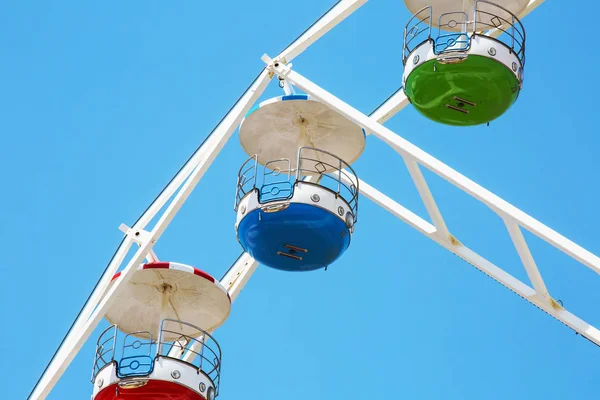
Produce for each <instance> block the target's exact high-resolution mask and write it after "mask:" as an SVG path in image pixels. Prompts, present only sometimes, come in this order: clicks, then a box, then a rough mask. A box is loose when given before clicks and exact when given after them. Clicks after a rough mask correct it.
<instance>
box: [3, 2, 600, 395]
mask: <svg viewBox="0 0 600 400" xmlns="http://www.w3.org/2000/svg"><path fill="white" fill-rule="evenodd" d="M330 3H332V2H331V1H328V2H325V3H324V2H322V1H318V0H304V1H303V2H302V6H297V5H296V4H294V3H293V2H280V1H274V0H264V1H262V2H260V3H256V2H225V1H223V2H200V1H183V0H181V1H177V2H161V1H139V0H138V1H127V2H119V1H104V2H76V1H70V2H69V1H62V2H55V1H38V2H32V1H20V2H17V1H8V2H5V4H3V7H2V8H3V10H2V13H0V49H1V54H2V60H3V62H2V63H0V76H2V77H3V79H2V85H1V91H0V93H1V94H0V110H1V111H0V115H1V118H0V132H2V145H0V171H2V181H3V188H4V190H3V191H2V194H3V195H2V196H0V207H1V208H2V209H3V210H4V212H2V213H1V214H0V243H1V245H0V249H1V253H2V259H3V262H2V267H1V268H2V276H3V280H4V285H3V290H1V291H0V304H1V307H2V316H3V318H4V323H3V324H2V326H3V329H1V330H0V350H1V352H2V354H3V355H4V359H3V361H2V362H1V363H0V376H2V377H3V379H4V383H5V385H4V388H3V396H2V397H3V398H5V399H10V400H12V399H15V400H16V399H24V398H25V397H26V395H27V394H28V393H29V391H30V389H31V387H32V386H33V384H34V382H35V381H36V380H37V377H38V374H39V373H40V372H41V371H42V369H43V368H44V366H45V364H46V362H47V361H48V360H49V358H50V356H51V354H52V353H53V352H54V350H55V348H56V346H57V344H58V343H59V341H60V339H61V338H62V336H63V335H64V333H65V332H66V330H67V328H68V326H69V325H70V323H71V321H72V319H73V317H74V316H75V315H76V313H77V311H78V310H79V308H80V307H81V304H82V303H83V301H84V300H85V298H86V297H87V295H88V293H89V291H90V290H91V288H92V287H93V285H94V283H95V281H96V279H97V278H98V276H99V274H100V273H101V271H102V270H103V268H104V266H105V264H106V262H107V261H108V259H109V258H110V256H111V254H112V252H113V251H114V249H115V248H116V246H117V245H118V243H119V242H120V240H121V233H120V232H119V231H118V230H117V228H118V226H119V224H120V223H121V222H124V223H129V224H131V223H133V222H134V221H135V219H136V218H137V217H138V215H139V214H140V213H141V212H142V211H143V210H144V209H145V207H146V206H147V204H148V203H149V202H150V201H151V200H152V199H153V198H154V196H155V195H156V194H157V193H158V192H159V191H160V190H161V189H162V187H163V186H164V185H165V184H166V183H167V182H168V180H169V179H170V177H171V176H172V175H173V174H174V173H175V172H176V171H177V170H178V169H179V167H180V165H181V164H182V163H183V162H184V161H185V160H186V159H187V157H188V156H189V154H191V152H192V151H193V149H195V148H196V146H197V145H198V144H199V143H200V142H201V141H202V140H203V139H204V137H205V136H206V135H207V134H208V132H210V130H211V129H212V128H213V126H214V125H215V124H216V123H217V122H218V121H219V120H220V118H221V117H222V115H223V114H224V113H225V112H226V111H227V110H228V109H229V107H230V106H231V104H232V103H233V102H234V101H235V100H236V99H237V97H238V96H239V95H240V94H241V93H242V91H243V90H244V89H245V88H246V86H247V85H248V84H249V82H250V81H251V80H252V79H253V78H254V76H255V75H256V74H257V73H258V72H259V71H260V69H261V68H262V66H263V64H262V62H261V60H260V56H261V55H262V54H263V53H265V52H266V53H268V54H270V55H271V56H274V55H275V54H277V52H279V51H280V50H281V49H283V48H284V47H285V46H286V45H287V44H288V43H289V42H290V41H291V40H292V39H293V38H295V37H296V36H297V35H298V34H299V33H300V32H302V31H303V30H304V29H305V27H306V26H307V25H308V24H310V23H312V22H313V20H314V19H316V18H317V17H318V16H319V15H320V14H321V13H322V12H323V11H325V10H326V9H327V8H329V6H330ZM582 10H583V11H585V14H587V15H595V14H597V13H598V12H600V6H599V5H598V4H597V3H596V2H593V1H590V0H588V1H583V2H582V3H581V4H580V5H579V6H578V7H576V8H575V7H567V4H566V3H565V2H559V1H557V0H548V1H547V2H546V3H545V4H543V5H542V6H541V7H539V8H538V9H537V10H536V11H535V12H534V13H532V14H531V15H529V16H528V17H526V18H525V20H524V24H525V28H526V29H527V35H528V36H527V39H528V43H527V66H526V70H525V79H526V80H525V87H524V91H523V92H522V94H521V96H520V98H519V99H518V101H517V103H516V104H515V105H514V106H513V107H512V108H511V109H510V110H509V112H508V113H507V114H506V115H504V116H503V117H501V118H500V119H499V120H497V121H494V122H493V123H492V124H491V126H489V127H485V126H481V127H474V128H451V127H445V126H442V125H438V124H435V123H433V122H430V121H427V120H425V119H424V118H423V117H421V116H420V115H418V114H417V113H416V111H415V110H413V109H412V108H410V107H409V108H406V109H405V110H404V111H402V112H401V113H400V114H399V115H397V116H396V117H395V118H394V119H392V120H391V121H389V123H388V124H387V126H388V127H390V128H391V129H392V130H394V131H396V132H397V133H398V134H400V135H402V136H403V137H405V138H407V139H408V140H410V141H412V142H413V143H415V144H416V145H418V146H420V147H422V148H423V149H424V150H426V151H428V152H429V153H430V154H432V155H434V156H436V157H438V158H439V159H441V160H443V161H444V162H446V163H447V164H449V165H450V166H452V167H454V168H455V169H457V170H458V171H460V172H462V173H464V174H465V175H467V176H469V177H470V178H472V179H474V180H475V181H476V182H478V183H480V184H482V185H483V186H484V187H486V188H488V189H490V190H492V191H493V192H495V193H496V194H498V195H499V196H501V197H503V198H504V199H506V200H508V201H509V202H512V203H513V204H515V205H516V206H517V207H519V208H521V209H522V210H524V211H525V212H528V213H529V214H531V215H532V216H534V217H535V218H538V219H539V220H541V221H542V222H544V223H546V224H548V225H549V226H550V227H552V228H554V229H556V230H557V231H559V232H561V233H562V234H564V235H565V236H567V237H568V238H570V239H572V240H574V241H575V242H577V243H578V244H580V245H582V246H583V247H585V248H587V249H589V250H590V251H592V252H594V253H595V254H600V244H599V241H598V229H597V226H598V225H599V224H600V216H599V214H598V213H597V197H598V194H599V190H598V185H597V171H598V170H599V168H600V160H599V159H598V158H597V157H596V153H597V150H596V149H597V148H598V145H599V144H600V142H599V140H598V138H597V126H596V117H597V98H596V96H595V93H598V92H599V91H600V81H598V79H596V76H595V74H594V73H595V70H596V68H597V63H598V61H599V60H598V56H597V55H596V54H595V53H594V52H593V51H590V41H589V38H590V37H594V34H595V27H594V25H593V24H585V23H583V24H577V29H575V30H571V29H569V30H567V29H568V28H567V27H568V25H567V21H580V20H581V18H580V17H581V13H582ZM408 18H409V14H408V11H407V10H406V9H405V7H404V5H403V3H402V2H401V1H371V2H369V3H367V4H366V5H365V6H364V7H362V9H360V10H359V11H358V12H356V13H355V14H354V15H353V16H351V17H350V18H349V19H347V20H346V21H345V22H344V23H343V24H341V25H340V26H338V27H337V28H336V29H335V30H333V31H332V32H331V33H330V34H328V35H327V36H326V37H325V38H323V39H321V40H320V41H319V42H318V43H317V44H316V45H314V46H313V47H311V48H310V49H309V51H307V52H306V53H304V54H303V55H302V56H301V57H299V58H298V59H296V60H295V61H294V68H295V69H296V70H297V71H299V72H300V73H301V74H303V75H305V76H306V77H308V78H310V79H312V80H313V81H315V82H316V83H318V84H320V85H321V86H323V87H324V88H326V89H327V90H329V91H330V92H332V93H334V94H335V95H337V96H339V97H341V98H343V99H344V100H345V101H347V102H349V103H350V104H351V105H353V106H354V107H356V108H358V109H360V110H361V111H363V112H365V113H369V112H370V111H372V109H374V108H375V107H376V106H377V105H378V104H379V103H380V102H381V101H382V100H383V99H385V98H387V97H388V95H389V94H390V93H391V92H393V91H394V90H395V89H396V88H397V87H398V86H399V85H400V82H401V75H402V65H401V45H402V29H403V27H404V24H405V22H406V21H407V20H408ZM571 69H573V71H572V70H571ZM279 94H280V91H279V89H278V88H277V86H276V85H272V86H271V87H270V89H269V90H268V91H267V93H266V94H265V96H264V97H263V98H265V99H266V98H268V97H271V96H275V95H279ZM246 157H247V156H246V155H245V154H244V153H243V151H242V149H241V147H240V145H239V142H238V137H237V133H236V134H235V135H234V136H233V137H232V140H231V141H230V142H229V143H228V145H227V146H226V147H225V149H224V150H223V152H222V153H221V155H220V156H219V158H218V159H217V161H216V162H215V163H214V164H213V166H212V167H211V168H210V170H209V171H208V173H207V174H206V175H205V177H204V179H203V180H202V182H201V183H200V184H199V185H198V187H197V189H196V191H195V192H194V193H193V195H192V196H191V197H190V199H189V201H188V202H187V203H186V205H185V206H184V207H183V209H182V210H181V212H180V213H179V214H178V216H177V217H176V219H175V220H174V221H173V223H172V224H171V226H170V227H169V229H168V230H167V231H166V233H165V235H164V236H163V238H162V239H161V240H160V242H159V243H158V244H157V246H156V251H157V253H158V254H159V256H160V257H161V258H162V259H164V260H171V261H177V262H181V263H186V264H191V265H194V266H196V267H198V268H200V269H203V270H205V271H207V272H209V273H211V274H213V275H214V276H216V277H218V278H219V277H221V276H222V274H223V273H224V272H225V270H226V269H227V268H228V267H229V265H230V264H231V263H232V262H233V261H234V260H235V258H236V257H237V256H238V254H239V253H240V247H239V244H238V242H237V241H236V238H235V232H234V226H233V225H234V221H235V215H234V212H233V210H232V204H233V196H234V189H235V181H236V171H237V169H238V167H239V165H240V164H241V163H242V162H243V161H244V160H245V159H246ZM355 169H356V171H357V173H358V174H359V176H360V177H361V178H363V179H364V180H366V181H367V182H369V183H370V184H372V185H374V186H376V187H378V188H379V189H380V190H382V191H383V192H385V193H386V194H388V195H390V196H392V197H394V198H395V199H397V200H398V201H400V202H401V203H402V204H403V205H405V206H406V207H408V208H410V209H411V210H413V211H415V212H416V213H418V214H419V215H422V216H426V213H425V209H424V206H423V205H422V204H421V203H420V199H419V197H418V194H417V191H416V189H415V188H414V186H413V184H412V182H411V181H410V180H409V176H408V173H407V171H406V169H405V167H404V164H403V163H402V160H401V158H400V157H399V156H398V155H397V154H396V153H395V152H394V151H392V150H391V149H389V148H388V147H386V146H385V145H384V144H383V143H381V142H380V141H378V140H377V139H376V138H374V137H369V138H368V142H367V148H366V150H365V152H364V154H363V155H362V157H361V158H360V159H359V160H358V162H356V163H355ZM425 175H426V177H427V178H428V179H429V182H430V186H431V189H432V191H433V192H434V194H435V195H436V198H437V199H438V203H439V205H440V208H441V210H442V212H443V214H444V216H445V218H446V222H447V224H448V226H449V227H450V229H451V231H452V232H453V233H455V235H456V236H457V237H458V238H459V239H460V240H461V241H462V242H463V243H465V244H467V245H469V246H470V247H471V248H473V249H474V250H475V251H478V252H480V253H481V254H482V255H484V256H486V257H488V258H489V259H490V260H491V261H493V262H495V263H497V264H498V265H500V266H502V267H503V268H505V269H506V270H507V271H508V272H510V273H512V274H513V275H515V276H516V277H518V278H521V279H526V274H525V272H524V270H523V268H522V267H521V264H520V261H519V259H518V256H517V254H516V251H515V250H514V249H513V248H512V246H511V242H510V239H509V236H508V233H507V232H506V231H505V229H504V226H503V224H502V222H501V220H500V219H499V218H497V217H496V216H495V214H493V213H492V212H491V211H490V210H488V209H487V208H486V207H484V206H482V205H481V204H479V203H478V202H476V201H475V200H473V199H471V198H470V197H468V196H467V195H465V194H463V193H462V192H460V191H459V190H458V189H456V188H454V187H452V186H451V185H449V184H447V183H446V182H444V181H442V180H441V179H439V178H437V177H435V176H433V175H432V174H430V173H428V172H426V173H425ZM526 237H527V238H528V239H531V240H530V247H531V249H532V252H533V255H534V257H535V258H536V261H537V263H538V265H539V267H540V270H541V272H542V274H543V276H544V277H545V279H546V282H547V285H548V287H549V289H550V291H551V293H552V294H553V295H554V297H555V298H557V299H561V300H562V301H563V302H564V304H565V306H566V307H567V308H568V309H569V310H571V311H573V312H575V313H576V314H577V315H579V316H581V317H583V318H584V319H585V320H587V321H588V322H590V323H592V324H596V325H600V315H599V313H598V311H597V305H598V304H599V302H600V291H598V290H597V288H598V287H599V285H600V279H599V277H597V276H596V274H595V273H593V272H592V271H591V270H589V269H587V268H586V267H584V266H582V265H580V264H578V263H576V262H575V261H573V260H571V259H569V258H568V257H567V256H565V255H563V254H562V253H560V252H559V251H558V250H555V249H553V248H552V247H550V246H549V245H547V244H545V243H544V242H542V241H541V240H539V239H537V238H533V237H532V236H531V235H528V234H526ZM97 333H98V332H96V333H95V334H94V335H93V336H92V340H90V341H88V343H87V344H86V345H85V346H84V347H83V349H82V351H81V352H80V353H79V355H78V356H77V358H76V359H75V361H74V362H73V363H72V365H71V367H70V368H69V369H68V371H67V372H66V373H65V375H64V377H63V379H62V380H61V381H60V382H59V384H58V385H57V386H56V388H55V389H54V391H53V392H52V394H51V395H50V396H49V399H54V400H75V399H81V398H88V396H89V395H90V394H91V391H92V386H91V384H90V383H89V380H88V379H89V375H90V370H91V365H92V355H93V351H94V349H93V344H92V342H95V338H96V337H97ZM215 337H216V338H217V340H219V342H220V344H221V347H222V348H223V354H224V360H223V371H222V374H223V377H222V381H221V384H222V386H221V396H222V398H223V399H242V398H251V399H258V398H260V399H261V400H270V399H281V398H283V397H285V398H286V399H287V400H295V399H305V398H306V397H307V396H310V398H312V399H314V400H319V399H342V398H347V397H350V396H356V395H359V396H369V397H371V398H386V399H387V398H389V399H392V398H409V399H441V398H444V399H506V398H511V399H532V398H536V399H537V398H540V399H541V398H544V399H566V398H569V399H579V398H591V397H592V396H594V395H595V394H596V393H597V391H598V386H599V384H598V379H597V374H596V368H597V360H598V355H599V354H600V352H599V349H598V348H597V347H596V346H594V345H593V344H591V343H590V342H588V341H586V340H584V339H582V338H581V337H579V336H576V335H575V334H574V332H573V331H571V330H570V329H568V328H566V327H565V326H564V325H562V324H561V323H559V322H558V321H556V320H554V319H553V318H551V317H549V316H548V315H546V314H544V313H543V312H541V311H540V310H538V309H537V308H535V307H533V306H532V305H530V304H529V303H527V302H526V301H524V300H522V299H521V298H519V297H518V296H516V295H515V294H513V293H512V292H510V291H508V290H507V289H505V288H504V287H502V286H501V285H499V284H498V283H496V282H494V281H493V280H491V279H489V278H487V277H486V276H485V275H483V274H481V273H479V272H478V271H477V270H475V269H474V268H473V267H471V266H469V265H468V264H466V263H464V262H462V261H461V260H459V259H458V258H457V257H455V256H453V255H452V254H450V253H448V252H447V251H446V250H444V249H442V248H441V247H439V246H437V245H436V244H435V243H433V242H432V241H430V240H428V239H426V238H425V237H423V236H421V235H420V234H419V233H417V232H416V231H413V230H412V229H411V228H409V227H408V226H407V225H405V224H403V223H402V222H401V221H399V220H397V219H394V218H393V217H392V216H390V215H389V214H388V213H386V212H385V211H384V210H382V209H380V208H378V207H377V206H375V205H374V204H372V203H370V202H369V201H367V200H366V199H362V200H361V204H360V215H359V223H358V225H357V227H356V232H355V235H354V238H353V242H352V245H351V247H350V249H349V250H348V251H347V253H346V254H345V255H344V256H343V257H342V258H341V259H340V260H339V261H338V262H336V263H335V264H334V265H332V266H331V268H329V269H328V271H327V272H323V271H318V272H313V273H305V274H293V273H284V272H280V271H275V270H271V269H268V268H266V267H259V269H258V271H257V272H256V274H255V275H254V277H253V278H252V280H251V281H250V283H249V284H248V285H247V287H246V289H245V290H244V292H243V293H242V294H241V295H240V297H239V298H238V301H237V302H236V303H235V305H234V308H233V311H232V314H231V316H230V318H229V320H228V321H227V322H226V324H225V325H224V326H223V327H222V328H220V329H219V330H218V331H217V332H216V333H215ZM9 382H10V385H8V383H9Z"/></svg>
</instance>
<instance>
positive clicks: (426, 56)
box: [402, 35, 523, 83]
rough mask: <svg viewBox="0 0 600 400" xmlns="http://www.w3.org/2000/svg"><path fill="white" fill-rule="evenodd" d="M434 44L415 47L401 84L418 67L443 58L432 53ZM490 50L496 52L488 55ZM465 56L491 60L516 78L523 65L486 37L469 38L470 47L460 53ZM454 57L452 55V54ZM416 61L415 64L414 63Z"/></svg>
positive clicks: (427, 43) (502, 47)
mask: <svg viewBox="0 0 600 400" xmlns="http://www.w3.org/2000/svg"><path fill="white" fill-rule="evenodd" d="M434 48H435V44H434V43H433V42H424V43H422V44H420V45H419V46H417V47H416V48H415V49H414V50H413V51H412V52H411V53H410V55H409V56H408V60H407V62H406V66H405V67H404V73H403V75H402V82H403V83H405V82H406V80H407V79H408V76H409V75H410V74H411V73H412V72H413V71H414V70H415V69H416V68H418V67H420V66H421V65H423V63H426V62H427V61H431V60H436V59H440V58H444V57H446V56H447V55H445V54H441V55H438V54H435V52H434ZM490 48H494V50H496V52H495V53H494V55H493V56H491V55H490V53H489V50H490ZM461 53H462V54H465V55H467V56H481V57H485V58H491V59H493V60H496V61H498V62H500V63H502V64H504V66H506V68H508V69H509V70H510V71H511V72H512V73H513V75H515V77H516V78H519V77H520V75H519V68H521V67H522V66H523V65H522V64H521V60H519V57H517V55H516V54H515V52H514V51H512V50H511V49H510V47H508V46H507V45H505V44H504V43H502V42H499V41H498V40H496V39H492V38H489V37H486V36H481V35H474V36H473V37H472V38H471V46H470V47H469V49H468V50H466V51H464V52H461ZM452 55H453V56H454V54H453V53H452ZM415 61H417V62H415Z"/></svg>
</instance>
